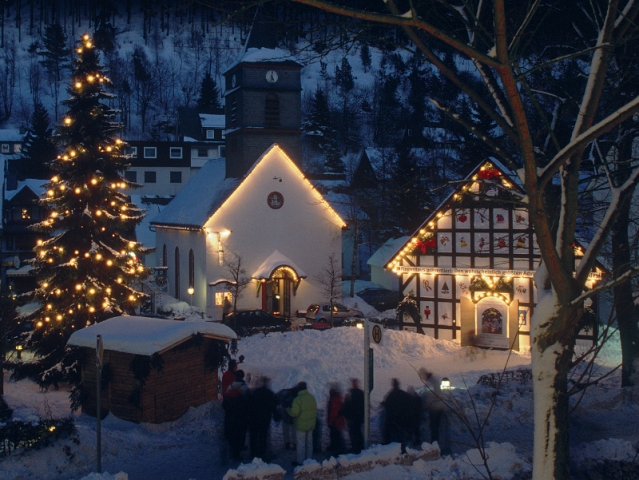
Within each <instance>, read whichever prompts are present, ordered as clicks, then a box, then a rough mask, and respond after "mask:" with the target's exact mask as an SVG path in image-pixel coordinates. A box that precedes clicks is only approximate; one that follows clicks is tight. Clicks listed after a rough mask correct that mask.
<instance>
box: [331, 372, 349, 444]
mask: <svg viewBox="0 0 639 480" xmlns="http://www.w3.org/2000/svg"><path fill="white" fill-rule="evenodd" d="M343 408H344V399H343V397H342V392H341V390H340V387H339V384H338V383H332V384H331V387H330V389H329V392H328V403H327V405H326V424H327V425H328V430H329V432H330V439H331V443H330V445H329V446H328V449H329V451H330V452H331V453H334V454H337V455H339V454H342V453H344V451H345V448H344V437H343V435H342V431H343V430H344V429H345V428H346V418H344V413H343V411H342V409H343Z"/></svg>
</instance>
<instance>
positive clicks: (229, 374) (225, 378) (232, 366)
mask: <svg viewBox="0 0 639 480" xmlns="http://www.w3.org/2000/svg"><path fill="white" fill-rule="evenodd" d="M236 370H237V361H235V360H233V359H231V360H229V367H228V368H227V369H226V372H224V373H223V374H222V399H223V400H224V399H226V391H227V390H228V389H229V387H230V386H231V384H232V383H233V382H234V381H235V371H236Z"/></svg>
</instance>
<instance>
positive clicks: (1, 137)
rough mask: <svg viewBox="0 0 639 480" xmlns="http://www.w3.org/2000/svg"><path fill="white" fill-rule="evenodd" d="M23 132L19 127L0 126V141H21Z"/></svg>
mask: <svg viewBox="0 0 639 480" xmlns="http://www.w3.org/2000/svg"><path fill="white" fill-rule="evenodd" d="M23 140H24V133H20V129H19V128H0V142H22V141H23Z"/></svg>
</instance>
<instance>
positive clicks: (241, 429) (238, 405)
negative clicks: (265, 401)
mask: <svg viewBox="0 0 639 480" xmlns="http://www.w3.org/2000/svg"><path fill="white" fill-rule="evenodd" d="M248 400H249V389H248V386H247V385H246V383H245V382H244V371H243V370H236V371H235V381H234V382H233V383H232V384H231V385H230V386H229V388H228V389H227V391H226V399H225V400H224V402H225V404H226V409H225V413H226V414H225V416H224V425H225V433H226V438H227V440H228V442H229V448H230V450H231V459H232V460H233V461H235V462H237V461H239V460H240V459H241V458H240V452H241V451H242V449H243V448H244V446H245V444H246V430H247V428H248Z"/></svg>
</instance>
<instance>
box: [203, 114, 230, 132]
mask: <svg viewBox="0 0 639 480" xmlns="http://www.w3.org/2000/svg"><path fill="white" fill-rule="evenodd" d="M199 115H200V121H201V122H202V128H214V127H215V128H224V126H225V124H226V116H225V115H216V114H214V113H200V114H199Z"/></svg>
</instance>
